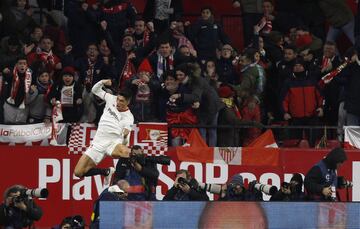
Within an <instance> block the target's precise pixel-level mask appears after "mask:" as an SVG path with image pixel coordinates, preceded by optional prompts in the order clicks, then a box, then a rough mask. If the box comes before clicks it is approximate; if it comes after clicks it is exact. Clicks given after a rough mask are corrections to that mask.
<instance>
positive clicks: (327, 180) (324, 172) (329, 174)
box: [312, 160, 337, 200]
mask: <svg viewBox="0 0 360 229" xmlns="http://www.w3.org/2000/svg"><path fill="white" fill-rule="evenodd" d="M315 166H317V167H319V168H320V171H321V177H322V182H321V183H320V184H322V185H326V186H334V187H337V175H336V171H335V170H333V169H328V168H327V167H326V164H325V162H324V161H323V160H321V161H320V162H318V163H317V164H316V165H315ZM312 197H313V198H314V200H325V198H324V196H323V195H322V194H321V195H312Z"/></svg>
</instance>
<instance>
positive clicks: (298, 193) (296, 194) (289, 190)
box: [270, 173, 306, 201]
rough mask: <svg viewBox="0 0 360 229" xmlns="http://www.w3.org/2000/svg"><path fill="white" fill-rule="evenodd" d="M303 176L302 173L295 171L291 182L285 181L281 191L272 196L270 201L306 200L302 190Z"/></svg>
mask: <svg viewBox="0 0 360 229" xmlns="http://www.w3.org/2000/svg"><path fill="white" fill-rule="evenodd" d="M303 183H304V182H303V178H302V176H301V174H300V173H294V174H293V176H292V178H291V180H290V183H287V182H283V183H282V185H281V188H280V190H279V191H277V192H276V193H275V194H274V195H272V196H271V198H270V201H304V200H306V198H305V193H304V192H303V191H302V186H303Z"/></svg>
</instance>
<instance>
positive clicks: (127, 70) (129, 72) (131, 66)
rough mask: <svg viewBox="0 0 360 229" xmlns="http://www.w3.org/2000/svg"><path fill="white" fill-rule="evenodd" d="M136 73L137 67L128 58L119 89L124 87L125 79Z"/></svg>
mask: <svg viewBox="0 0 360 229" xmlns="http://www.w3.org/2000/svg"><path fill="white" fill-rule="evenodd" d="M128 55H129V53H128ZM134 74H136V68H135V66H134V64H133V63H132V62H131V61H130V60H129V59H128V58H126V63H125V65H124V68H123V70H122V72H121V75H120V77H119V90H122V89H124V87H125V81H126V80H128V79H130V78H131V77H132V76H133V75H134Z"/></svg>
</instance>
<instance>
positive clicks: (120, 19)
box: [101, 0, 136, 48]
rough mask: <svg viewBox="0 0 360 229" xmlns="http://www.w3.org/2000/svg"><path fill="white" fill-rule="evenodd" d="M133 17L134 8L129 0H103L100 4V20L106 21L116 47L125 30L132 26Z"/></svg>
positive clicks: (134, 14) (134, 17) (134, 13)
mask: <svg viewBox="0 0 360 229" xmlns="http://www.w3.org/2000/svg"><path fill="white" fill-rule="evenodd" d="M135 19H136V9H135V7H134V6H133V5H132V4H131V1H129V0H105V1H103V4H102V5H101V21H103V20H104V21H106V22H107V24H108V30H109V32H110V34H111V37H112V39H113V40H114V45H115V47H116V48H118V47H119V45H118V44H119V41H121V38H122V36H123V35H124V33H125V30H126V29H127V28H128V27H134V23H135Z"/></svg>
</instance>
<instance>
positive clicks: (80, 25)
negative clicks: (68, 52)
mask: <svg viewBox="0 0 360 229" xmlns="http://www.w3.org/2000/svg"><path fill="white" fill-rule="evenodd" d="M70 4H71V7H69V12H68V30H69V31H68V34H69V41H70V43H71V44H72V46H73V55H74V56H75V57H76V58H77V57H82V56H83V55H84V54H85V52H86V49H87V47H88V45H89V44H92V43H97V41H98V40H99V31H100V27H99V26H98V24H97V22H98V21H99V20H100V14H101V11H100V9H99V7H98V5H97V4H94V5H92V6H89V5H88V4H87V3H86V2H85V1H83V2H80V1H76V2H74V1H73V2H70V1H69V6H70Z"/></svg>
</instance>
